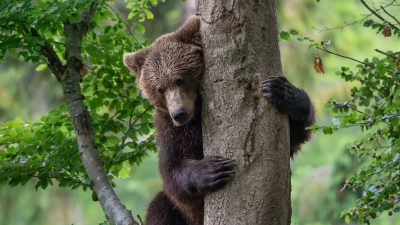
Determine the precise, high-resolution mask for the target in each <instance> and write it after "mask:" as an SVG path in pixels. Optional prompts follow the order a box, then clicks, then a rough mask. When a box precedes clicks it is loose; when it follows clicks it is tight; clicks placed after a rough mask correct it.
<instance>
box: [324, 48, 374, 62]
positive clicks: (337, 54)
mask: <svg viewBox="0 0 400 225" xmlns="http://www.w3.org/2000/svg"><path fill="white" fill-rule="evenodd" d="M317 48H318V49H319V50H322V51H324V52H328V53H330V54H332V55H336V56H339V57H342V58H345V59H350V60H352V61H355V62H358V63H360V64H363V65H365V66H371V65H370V64H368V63H365V62H362V61H360V60H358V59H354V58H351V57H349V56H345V55H342V54H339V53H336V52H332V51H330V50H328V49H326V48H321V47H317Z"/></svg>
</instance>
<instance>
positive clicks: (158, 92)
mask: <svg viewBox="0 0 400 225" xmlns="http://www.w3.org/2000/svg"><path fill="white" fill-rule="evenodd" d="M157 94H158V95H159V96H163V95H164V89H162V88H157Z"/></svg>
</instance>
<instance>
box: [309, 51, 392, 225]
mask: <svg viewBox="0 0 400 225" xmlns="http://www.w3.org/2000/svg"><path fill="white" fill-rule="evenodd" d="M383 53H384V54H383V55H384V57H381V58H378V57H373V58H371V59H369V58H366V59H364V60H363V61H362V62H361V63H360V64H358V65H357V66H356V68H354V69H351V68H349V67H342V68H341V70H340V71H339V72H338V73H337V74H338V75H339V76H341V77H342V78H343V79H345V80H346V81H347V82H352V83H353V84H354V87H353V88H352V89H351V96H350V99H349V100H348V101H345V102H338V101H334V100H330V101H329V102H328V103H327V107H328V108H330V109H331V110H332V111H333V112H334V114H335V117H334V118H333V120H332V123H331V124H328V125H322V126H321V125H314V126H312V127H310V128H311V129H315V130H322V131H323V132H324V133H325V134H332V133H334V132H336V131H337V130H339V129H343V128H348V127H359V128H360V129H361V131H362V132H363V134H364V135H363V138H362V139H361V140H359V141H357V142H355V143H354V144H353V145H352V146H351V151H352V152H353V153H354V154H355V155H357V156H358V158H359V159H360V161H361V162H362V167H361V168H360V169H359V171H358V172H357V173H355V174H354V175H353V176H351V177H350V178H349V179H348V180H347V182H346V184H345V185H344V187H343V189H352V190H354V191H356V192H360V193H361V196H360V197H359V198H358V200H357V203H356V205H355V207H353V208H351V209H349V210H346V211H344V212H343V213H342V216H343V217H344V218H345V221H346V222H350V221H351V220H352V219H353V220H357V221H358V222H359V223H365V224H369V223H370V220H371V219H374V218H376V217H378V216H379V215H380V214H382V213H383V212H387V213H388V215H392V214H393V213H394V212H399V211H400V204H399V203H400V129H399V128H400V127H399V125H400V92H399V88H398V87H399V84H400V68H399V59H398V57H397V55H398V54H397V53H394V52H391V51H388V52H383Z"/></svg>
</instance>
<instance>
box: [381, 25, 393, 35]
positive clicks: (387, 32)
mask: <svg viewBox="0 0 400 225" xmlns="http://www.w3.org/2000/svg"><path fill="white" fill-rule="evenodd" d="M382 34H383V36H385V37H390V36H392V28H390V27H389V26H385V27H384V28H383V30H382Z"/></svg>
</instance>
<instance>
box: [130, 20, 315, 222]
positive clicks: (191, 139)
mask: <svg viewBox="0 0 400 225" xmlns="http://www.w3.org/2000/svg"><path fill="white" fill-rule="evenodd" d="M199 26H200V20H199V18H198V17H196V16H192V17H191V18H189V19H188V20H187V21H186V22H185V24H183V25H182V27H180V28H179V29H178V30H177V31H176V32H173V33H170V34H166V35H163V36H161V37H159V38H158V39H157V40H155V41H154V43H153V44H151V45H150V46H149V47H147V48H145V49H143V50H140V51H137V52H133V53H128V54H126V55H125V56H124V64H125V65H126V66H127V67H128V68H129V69H130V70H132V71H133V72H134V74H136V76H137V80H138V83H139V86H140V89H141V90H142V91H143V93H144V95H145V96H146V97H147V98H148V99H149V101H150V102H151V103H152V104H153V105H154V106H155V108H156V112H155V118H154V123H155V126H156V129H157V131H156V142H157V146H158V148H159V170H160V174H161V178H162V181H163V191H162V192H160V193H159V194H158V195H157V196H156V197H155V199H154V200H153V201H152V202H151V204H150V206H149V208H148V211H147V215H146V224H147V225H202V224H203V213H204V209H203V207H204V194H205V193H207V192H212V191H215V190H217V189H219V188H221V187H223V186H224V185H225V184H226V183H227V182H228V181H229V180H231V179H232V177H233V174H234V162H233V161H232V160H230V159H227V158H224V157H219V156H211V157H204V155H203V143H202V128H201V104H202V102H201V96H200V95H199V87H200V85H201V79H202V76H203V72H204V62H203V54H202V45H201V40H200V34H199ZM261 90H262V91H263V93H264V96H265V98H266V99H267V100H268V101H269V102H271V103H272V104H273V105H274V106H276V107H277V109H278V110H279V111H280V112H283V113H286V114H288V116H289V120H290V143H291V155H293V154H294V153H296V152H297V151H298V150H299V149H300V145H301V144H302V143H304V142H305V141H306V140H308V138H309V136H310V132H309V131H308V130H306V129H305V128H306V127H307V126H309V125H311V124H312V123H313V121H314V110H313V107H312V104H311V101H310V99H309V97H308V95H307V94H306V93H305V92H304V91H303V90H301V89H298V88H296V87H294V86H293V85H292V84H290V83H289V81H288V80H287V79H286V78H284V77H278V76H277V77H271V78H269V79H267V80H266V81H264V82H262V86H261Z"/></svg>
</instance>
